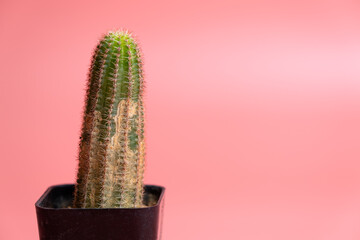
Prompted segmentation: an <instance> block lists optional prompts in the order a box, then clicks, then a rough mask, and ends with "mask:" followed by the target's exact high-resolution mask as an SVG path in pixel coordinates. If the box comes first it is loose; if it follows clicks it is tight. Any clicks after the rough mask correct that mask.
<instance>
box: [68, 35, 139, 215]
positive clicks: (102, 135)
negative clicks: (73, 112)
mask: <svg viewBox="0 0 360 240" xmlns="http://www.w3.org/2000/svg"><path fill="white" fill-rule="evenodd" d="M143 90H144V81H143V74H142V62H141V55H140V50H139V48H138V46H137V43H136V41H135V40H134V38H133V37H132V36H131V34H130V33H128V32H126V31H119V32H109V33H108V34H106V35H105V36H104V37H103V38H102V39H101V40H100V42H99V44H98V46H97V47H96V49H95V52H94V55H93V59H92V62H91V67H90V72H89V76H88V87H87V92H86V102H85V110H84V120H83V125H82V133H81V137H80V148H79V167H78V174H77V181H76V185H75V193H74V207H76V208H118V207H121V208H135V207H142V205H143V204H142V200H143V173H144V157H145V143H144V105H143V98H142V95H143Z"/></svg>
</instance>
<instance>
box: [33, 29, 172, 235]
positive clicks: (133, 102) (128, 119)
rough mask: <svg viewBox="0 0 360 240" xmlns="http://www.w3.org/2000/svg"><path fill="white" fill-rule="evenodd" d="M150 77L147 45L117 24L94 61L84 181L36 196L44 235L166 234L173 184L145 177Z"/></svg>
mask: <svg viewBox="0 0 360 240" xmlns="http://www.w3.org/2000/svg"><path fill="white" fill-rule="evenodd" d="M143 91H144V80H143V74H142V61H141V55H140V50H139V47H138V46H137V43H136V41H135V40H134V38H133V37H132V35H131V34H130V33H128V32H127V31H116V32H109V33H108V34H106V35H105V36H104V37H103V38H102V39H101V40H100V42H99V44H98V45H97V47H96V49H95V51H94V55H93V58H92V62H91V67H90V72H89V75H88V85H87V91H86V102H85V109H84V118H83V124H82V133H81V136H80V146H79V158H78V160H79V165H78V173H77V180H76V184H68V185H56V186H52V187H50V188H49V189H48V190H47V191H46V192H45V193H44V194H43V195H42V196H41V197H40V199H39V200H38V201H37V202H36V204H35V206H36V213H37V219H38V227H39V235H40V240H49V239H66V240H71V239H77V240H79V239H84V240H85V239H89V240H90V239H94V240H95V239H126V240H140V239H143V240H145V239H146V240H158V239H160V238H161V236H160V235H161V234H160V233H161V218H162V208H163V202H164V191H165V189H164V188H163V187H160V186H154V185H146V186H144V185H143V173H144V164H145V163H144V160H145V143H144V103H143Z"/></svg>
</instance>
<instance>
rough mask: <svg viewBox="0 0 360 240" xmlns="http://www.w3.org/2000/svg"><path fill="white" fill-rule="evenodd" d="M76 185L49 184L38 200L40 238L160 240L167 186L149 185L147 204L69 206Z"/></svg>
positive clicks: (67, 239)
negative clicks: (112, 206) (109, 206)
mask: <svg viewBox="0 0 360 240" xmlns="http://www.w3.org/2000/svg"><path fill="white" fill-rule="evenodd" d="M73 192H74V185H73V184H67V185H56V186H52V187H49V188H48V189H47V190H46V192H45V193H44V194H43V195H42V196H41V197H40V199H39V200H38V201H37V202H36V203H35V207H36V214H37V220H38V227H39V236H40V240H120V239H121V240H160V239H161V227H162V215H163V214H162V213H163V208H164V193H165V188H163V187H160V186H153V185H146V186H145V197H144V202H145V204H148V203H149V202H150V201H155V202H156V204H155V205H153V206H151V207H144V208H103V209H94V208H70V206H71V203H72V200H73Z"/></svg>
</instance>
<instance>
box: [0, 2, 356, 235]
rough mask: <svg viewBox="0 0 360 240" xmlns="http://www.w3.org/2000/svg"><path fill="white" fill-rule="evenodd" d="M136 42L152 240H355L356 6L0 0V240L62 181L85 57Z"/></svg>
mask: <svg viewBox="0 0 360 240" xmlns="http://www.w3.org/2000/svg"><path fill="white" fill-rule="evenodd" d="M120 27H124V28H128V29H130V30H131V31H133V32H134V33H136V35H137V37H138V39H139V41H140V43H141V47H142V49H143V53H144V57H145V60H144V61H145V72H146V80H147V94H146V103H147V112H146V114H147V126H146V127H147V171H146V183H152V184H159V185H164V186H166V188H167V193H166V194H167V196H166V209H165V211H166V212H165V222H164V229H163V233H164V240H183V239H188V240H190V239H194V240H195V239H196V240H198V239H207V240H215V239H216V240H219V239H224V240H225V239H226V240H228V239H234V240H238V239H244V240H260V239H263V240H271V239H274V240H288V239H291V240H304V239H307V240H313V239H314V240H353V239H360V191H359V190H360V161H359V157H360V3H359V2H358V1H349V0H339V1H329V0H327V1H325V0H324V1H320V0H311V1H285V0H284V1H258V0H255V1H254V0H248V1H239V0H238V1H228V0H222V1H211V0H207V1H194V0H176V1H167V0H166V1H165V0H164V1H137V0H133V1H115V0H114V1H107V0H102V1H89V0H88V1H49V0H44V1H14V0H1V1H0V34H1V35H0V36H1V37H0V69H1V70H0V110H1V118H0V133H1V137H0V148H1V167H0V184H1V194H0V196H1V198H0V199H1V200H0V202H1V204H0V239H6V240H12V239H17V240H23V239H37V238H38V237H37V224H36V217H35V208H34V203H35V201H36V200H37V199H38V198H39V197H40V195H41V194H42V193H43V192H44V190H45V189H46V188H47V187H48V186H50V185H54V184H60V183H71V182H74V178H75V169H76V164H77V163H76V157H77V146H78V138H79V131H80V125H81V114H82V107H83V104H84V103H83V100H84V87H85V81H86V75H87V72H88V66H89V63H90V57H91V54H92V49H93V48H94V47H95V45H96V43H97V40H98V38H99V37H100V36H101V34H102V33H104V32H106V31H107V30H111V29H116V28H120Z"/></svg>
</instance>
